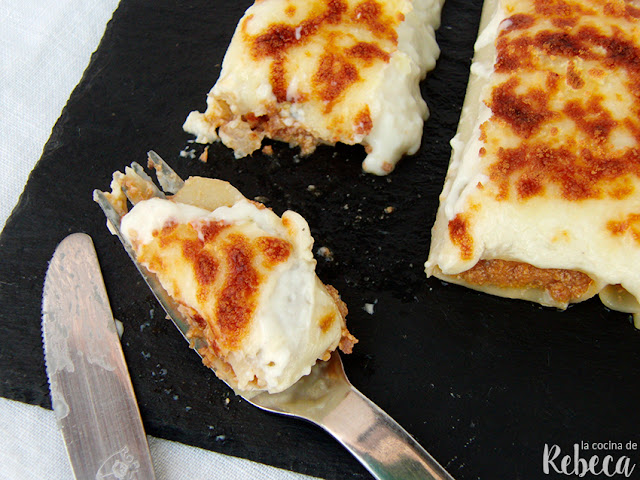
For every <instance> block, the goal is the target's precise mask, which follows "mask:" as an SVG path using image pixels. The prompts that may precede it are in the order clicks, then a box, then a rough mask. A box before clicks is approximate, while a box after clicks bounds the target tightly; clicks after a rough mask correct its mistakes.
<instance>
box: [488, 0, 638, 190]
mask: <svg viewBox="0 0 640 480" xmlns="http://www.w3.org/2000/svg"><path fill="white" fill-rule="evenodd" d="M523 5H525V6H526V8H525V7H523ZM523 10H524V13H523ZM505 11H507V12H508V13H509V12H510V11H511V12H512V15H511V16H509V15H508V14H507V17H508V19H507V20H506V21H505V22H504V23H503V29H502V30H501V31H500V33H499V35H498V39H497V43H496V49H497V60H496V64H495V72H496V74H497V75H496V78H498V79H499V83H498V84H496V85H494V86H493V88H492V91H491V94H490V98H488V99H487V102H486V103H487V105H488V106H489V107H490V109H491V112H492V114H493V116H492V118H491V119H490V120H489V121H488V122H486V123H485V124H484V125H483V126H482V136H481V139H482V140H483V141H484V142H485V147H484V148H483V149H482V152H481V155H482V156H483V158H488V159H490V161H491V165H490V167H489V169H488V174H489V176H490V179H491V181H492V182H494V183H495V185H496V186H497V190H498V191H497V195H498V198H499V199H503V200H508V199H511V198H513V197H515V198H518V199H521V200H526V199H528V198H531V197H534V196H536V195H545V194H552V195H558V196H560V197H561V198H563V199H565V200H570V201H579V200H584V199H590V198H604V197H610V198H625V197H627V196H629V195H631V194H632V193H633V191H634V189H633V185H632V184H631V181H630V180H633V181H635V180H637V179H638V177H640V148H639V144H640V48H639V47H638V44H639V42H638V33H637V32H636V31H635V30H634V29H635V28H636V24H637V23H638V21H639V19H640V10H639V9H638V8H636V7H634V6H632V5H631V2H624V1H618V2H609V1H602V0H583V1H575V0H530V1H527V2H522V1H516V0H510V1H509V0H507V1H506V2H505ZM516 12H517V13H516ZM634 35H635V38H634ZM616 105H624V109H626V111H625V110H621V109H619V108H615V107H616ZM505 134H506V135H507V136H508V137H509V138H510V141H504V137H505ZM487 155H488V156H489V157H487Z"/></svg>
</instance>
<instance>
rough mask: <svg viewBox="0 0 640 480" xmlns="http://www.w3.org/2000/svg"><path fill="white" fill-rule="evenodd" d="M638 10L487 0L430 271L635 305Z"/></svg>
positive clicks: (556, 295) (487, 287)
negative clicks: (597, 295)
mask: <svg viewBox="0 0 640 480" xmlns="http://www.w3.org/2000/svg"><path fill="white" fill-rule="evenodd" d="M639 142H640V8H638V7H637V6H636V2H631V1H622V0H621V1H612V2H602V1H598V0H582V1H575V0H544V1H543V0H486V1H485V6H484V10H483V14H482V21H481V27H480V32H479V35H478V39H477V42H476V45H475V56H474V60H473V64H472V67H471V77H470V81H469V85H468V90H467V95H466V98H465V103H464V107H463V111H462V115H461V119H460V123H459V126H458V132H457V134H456V136H455V137H454V138H453V140H452V141H451V146H452V156H451V162H450V165H449V170H448V173H447V177H446V180H445V185H444V188H443V191H442V194H441V196H440V207H439V209H438V213H437V217H436V222H435V225H434V227H433V231H432V241H431V250H430V253H429V258H428V260H427V262H426V265H425V266H426V272H427V275H428V276H430V275H434V276H436V277H439V278H441V279H444V280H446V281H448V282H453V283H458V284H461V285H465V286H467V287H471V288H474V289H477V290H482V291H485V292H488V293H491V294H495V295H501V296H505V297H512V298H521V299H527V300H531V301H534V302H539V303H541V304H543V305H549V306H554V307H559V308H565V307H566V306H567V305H568V304H569V303H571V302H580V301H583V300H585V299H588V298H590V297H592V296H594V295H596V294H599V295H600V297H601V299H602V300H603V302H604V303H605V304H606V305H607V306H609V307H610V308H612V309H614V310H620V311H624V312H629V313H633V314H635V317H636V324H638V314H639V312H640V305H639V303H638V299H639V298H640V143H639Z"/></svg>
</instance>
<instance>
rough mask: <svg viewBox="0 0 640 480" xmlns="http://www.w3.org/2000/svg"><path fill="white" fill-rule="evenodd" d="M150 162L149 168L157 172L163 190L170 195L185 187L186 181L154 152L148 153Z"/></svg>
mask: <svg viewBox="0 0 640 480" xmlns="http://www.w3.org/2000/svg"><path fill="white" fill-rule="evenodd" d="M147 155H148V156H149V162H148V164H147V166H148V167H149V168H153V169H155V171H156V176H157V177H158V182H160V186H161V187H162V190H164V191H165V192H168V193H176V192H177V191H178V190H180V189H181V188H182V187H183V185H184V180H182V178H180V175H178V174H177V173H176V172H175V171H174V170H173V169H172V168H171V167H170V166H169V165H168V164H167V163H166V162H165V161H164V160H163V159H162V157H160V155H158V154H157V153H156V152H154V151H153V150H149V152H148V153H147Z"/></svg>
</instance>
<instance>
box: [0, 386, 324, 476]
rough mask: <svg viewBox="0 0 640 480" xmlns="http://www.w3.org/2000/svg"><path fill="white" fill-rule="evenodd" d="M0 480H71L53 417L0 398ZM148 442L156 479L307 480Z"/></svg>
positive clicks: (164, 442)
mask: <svg viewBox="0 0 640 480" xmlns="http://www.w3.org/2000/svg"><path fill="white" fill-rule="evenodd" d="M0 412H1V413H0V479H7V480H9V479H11V480H42V479H48V480H63V479H65V480H66V479H71V478H73V475H72V472H71V466H70V465H69V461H68V460H67V454H66V451H65V448H64V443H63V442H62V433H61V432H60V431H59V430H58V428H57V427H56V420H55V416H54V415H53V412H51V411H49V410H45V409H44V408H40V407H35V406H33V405H27V404H24V403H19V402H14V401H12V400H7V399H6V398H0ZM148 438H149V449H150V450H151V457H152V459H153V466H154V469H155V472H156V478H157V480H177V479H185V480H186V479H188V480H247V479H261V480H262V479H264V480H305V479H306V480H312V478H313V477H308V476H304V475H299V474H297V473H293V472H289V471H287V470H281V469H278V468H274V467H269V466H266V465H261V464H259V463H255V462H251V461H249V460H244V459H241V458H234V457H229V456H227V455H221V454H218V453H214V452H210V451H207V450H202V449H200V448H195V447H190V446H187V445H183V444H180V443H176V442H170V441H168V440H162V439H159V438H154V437H148Z"/></svg>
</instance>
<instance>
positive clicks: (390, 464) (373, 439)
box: [93, 151, 453, 480]
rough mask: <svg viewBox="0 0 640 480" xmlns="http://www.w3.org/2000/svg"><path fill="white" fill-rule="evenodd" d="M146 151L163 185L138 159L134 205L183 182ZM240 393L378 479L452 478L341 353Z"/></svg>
mask: <svg viewBox="0 0 640 480" xmlns="http://www.w3.org/2000/svg"><path fill="white" fill-rule="evenodd" d="M148 155H149V166H150V167H153V168H154V169H155V171H156V176H157V178H158V182H159V183H160V186H161V189H160V188H158V187H157V186H156V185H155V184H154V183H153V181H152V179H151V177H149V176H148V175H147V174H146V172H145V171H144V169H143V168H142V167H141V166H140V165H139V164H138V163H136V162H134V163H132V164H131V167H130V169H127V170H126V171H127V175H128V176H129V177H132V178H135V179H136V181H135V187H136V188H132V189H126V188H123V192H124V194H125V195H126V197H127V199H128V200H129V201H130V202H131V203H132V204H136V203H137V202H138V201H140V200H141V199H143V198H148V197H150V196H154V197H161V198H164V197H165V192H167V193H176V192H177V191H178V190H180V188H181V187H182V185H183V184H184V181H183V180H182V179H181V178H180V177H179V176H178V175H177V174H176V173H175V172H174V171H173V170H172V169H171V167H169V165H168V164H167V163H166V162H164V161H163V160H162V158H160V156H159V155H158V154H156V153H155V152H153V151H150V152H149V154H148ZM120 175H122V174H120ZM141 191H143V193H144V195H141V193H140V192H141ZM93 198H94V200H95V201H96V202H97V203H98V204H99V205H100V207H101V208H102V210H103V212H104V214H105V216H106V217H107V224H108V226H109V229H110V230H111V231H112V232H113V233H115V234H116V235H117V237H118V238H119V239H120V242H121V243H122V246H123V247H124V249H125V250H126V252H127V253H128V254H129V256H130V257H131V260H132V261H133V263H134V264H135V266H136V267H137V269H138V270H139V272H140V274H141V275H142V277H143V278H144V280H145V281H146V282H147V284H148V285H149V287H150V288H151V291H152V292H153V294H154V295H155V297H156V299H157V300H158V302H159V303H160V305H161V306H162V307H163V308H164V310H165V311H166V313H167V315H168V316H169V318H171V320H172V321H173V323H174V324H175V325H176V327H178V329H179V330H180V331H181V332H182V335H183V336H184V337H185V338H187V332H188V330H189V324H188V322H187V320H186V319H185V318H184V317H183V315H182V314H181V313H180V311H179V309H178V305H177V303H176V302H175V301H174V300H173V299H172V298H171V297H170V296H169V294H168V293H167V292H166V290H165V289H164V288H163V287H162V286H161V284H160V282H159V281H158V279H157V277H156V276H155V274H153V273H152V272H150V271H149V270H148V269H147V268H145V267H144V266H143V265H141V264H140V263H138V261H137V260H136V256H135V253H134V251H133V248H132V246H131V245H130V244H129V242H128V241H127V240H126V239H125V237H124V236H123V234H122V232H121V231H120V220H121V217H122V215H124V211H123V209H122V208H118V206H117V205H114V204H113V202H112V200H113V199H112V197H111V196H109V195H108V194H105V193H104V192H102V191H100V190H94V192H93ZM187 340H188V341H189V339H188V338H187ZM190 343H191V344H192V347H193V348H194V349H195V350H196V352H198V351H199V349H200V347H202V346H203V345H202V340H196V341H195V342H194V341H193V339H192V340H191V341H190ZM242 397H243V398H244V399H245V400H246V401H247V402H249V403H251V404H252V405H255V406H256V407H258V408H261V409H262V410H265V411H268V412H273V413H278V414H282V415H286V416H290V417H296V418H300V419H303V420H307V421H309V422H311V423H314V424H316V425H318V426H319V427H321V428H323V429H324V430H325V431H327V432H328V433H329V434H331V435H332V436H333V437H335V438H336V439H337V440H338V442H340V443H341V444H342V445H343V446H344V447H345V448H346V449H347V450H348V451H349V452H351V453H352V454H353V455H354V456H355V457H356V459H357V460H358V461H360V463H362V465H363V466H364V467H365V468H366V469H367V470H368V471H369V472H370V473H371V475H373V477H374V478H376V479H378V480H391V479H398V480H414V479H415V480H418V479H425V480H453V477H452V476H451V475H450V474H449V473H447V471H446V470H445V469H444V468H443V467H442V466H441V465H440V464H439V463H438V462H437V461H436V460H435V459H434V458H433V457H432V456H431V455H430V454H429V453H428V452H427V451H426V450H425V449H424V448H422V446H420V444H419V443H418V442H417V441H416V440H415V439H414V438H413V437H412V436H411V435H410V434H409V433H407V431H406V430H404V429H403V428H402V427H401V426H400V425H399V424H398V423H397V422H396V421H395V420H393V419H392V418H391V417H390V416H389V415H388V414H386V413H385V412H384V411H383V410H382V409H381V408H380V407H378V406H377V405H376V404H374V403H373V402H372V401H371V400H369V399H368V398H367V397H365V396H364V395H363V394H362V393H360V392H359V391H358V390H357V389H356V388H355V387H354V386H353V385H351V383H350V382H349V380H348V379H347V376H346V374H345V372H344V368H343V366H342V361H341V360H340V354H339V353H338V352H337V351H334V352H333V353H332V354H331V357H330V359H329V360H327V361H318V362H317V363H316V365H315V366H314V367H313V368H312V370H311V373H310V374H309V375H307V376H305V377H303V378H301V379H300V380H298V381H297V382H296V383H295V384H294V385H293V386H291V387H290V388H288V389H287V390H285V391H283V392H280V393H275V394H270V393H266V392H264V393H259V394H257V395H254V396H249V395H242Z"/></svg>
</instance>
